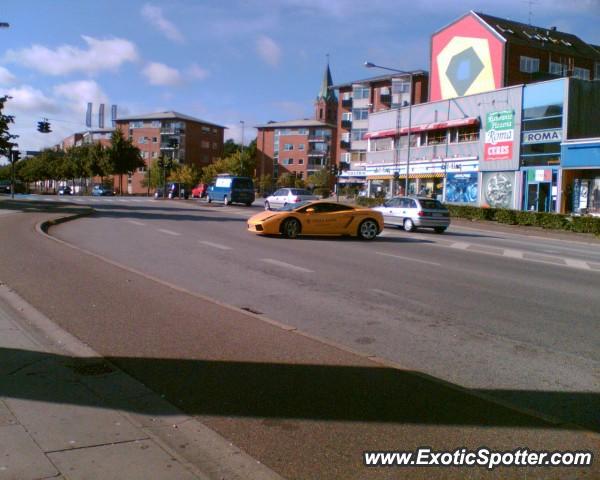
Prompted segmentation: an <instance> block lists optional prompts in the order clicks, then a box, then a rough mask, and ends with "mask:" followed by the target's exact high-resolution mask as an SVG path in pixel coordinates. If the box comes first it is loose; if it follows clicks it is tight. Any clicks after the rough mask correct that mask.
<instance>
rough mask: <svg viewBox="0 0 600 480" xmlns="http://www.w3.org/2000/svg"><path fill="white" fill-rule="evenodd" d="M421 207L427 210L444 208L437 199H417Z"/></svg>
mask: <svg viewBox="0 0 600 480" xmlns="http://www.w3.org/2000/svg"><path fill="white" fill-rule="evenodd" d="M419 203H420V204H421V207H422V208H426V209H428V210H445V208H444V206H443V205H442V204H441V203H440V202H438V201H437V200H419Z"/></svg>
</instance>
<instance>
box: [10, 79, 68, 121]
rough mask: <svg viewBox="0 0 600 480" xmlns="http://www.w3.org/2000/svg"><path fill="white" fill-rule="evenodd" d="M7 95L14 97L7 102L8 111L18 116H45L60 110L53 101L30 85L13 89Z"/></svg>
mask: <svg viewBox="0 0 600 480" xmlns="http://www.w3.org/2000/svg"><path fill="white" fill-rule="evenodd" d="M6 93H7V95H8V96H9V97H12V98H11V99H9V100H8V102H6V110H7V111H9V112H10V113H11V114H14V115H17V116H18V115H19V113H36V114H39V115H40V116H43V115H44V114H48V113H53V112H56V111H57V110H58V105H57V104H56V102H55V101H54V100H53V99H51V98H49V97H47V96H46V95H44V93H43V92H42V91H41V90H38V89H36V88H33V87H31V86H29V85H22V86H20V87H18V88H11V89H9V90H8V92H6Z"/></svg>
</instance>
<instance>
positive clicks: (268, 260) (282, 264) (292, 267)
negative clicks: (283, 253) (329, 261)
mask: <svg viewBox="0 0 600 480" xmlns="http://www.w3.org/2000/svg"><path fill="white" fill-rule="evenodd" d="M261 261H263V262H266V263H270V264H271V265H277V266H278V267H283V268H288V269H290V270H296V271H298V272H304V273H315V272H314V271H313V270H309V269H308V268H304V267H298V266H297V265H292V264H291V263H285V262H280V261H279V260H275V259H273V258H261Z"/></svg>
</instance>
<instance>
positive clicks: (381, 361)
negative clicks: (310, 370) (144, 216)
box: [36, 216, 599, 478]
mask: <svg viewBox="0 0 600 480" xmlns="http://www.w3.org/2000/svg"><path fill="white" fill-rule="evenodd" d="M75 218H79V217H78V216H74V217H65V218H63V219H60V220H61V221H59V222H58V223H63V222H65V221H69V220H72V219H75ZM57 220H58V219H57ZM47 223H48V222H41V223H39V224H38V225H36V230H37V231H38V232H39V233H40V234H42V235H44V236H46V237H47V238H49V239H51V240H53V241H55V242H57V243H60V244H62V245H64V246H67V247H69V248H72V249H74V250H77V251H79V252H82V253H84V254H86V255H90V256H93V257H95V258H97V259H99V260H102V261H103V262H106V263H108V264H110V265H113V266H115V267H118V268H119V269H121V270H124V271H126V272H129V273H133V274H135V275H140V276H142V277H143V278H146V279H147V280H151V281H153V282H156V283H159V284H161V285H163V286H165V287H168V288H171V289H173V290H176V291H178V292H181V293H185V294H187V295H190V296H192V297H196V298H199V299H201V300H204V301H207V302H210V303H212V304H214V305H218V306H220V307H223V308H226V309H228V310H231V311H234V312H236V313H240V314H242V315H245V316H247V317H250V318H253V319H256V320H260V321H261V322H264V323H267V324H269V325H272V326H274V327H277V328H279V329H281V330H284V331H286V332H289V333H291V334H295V335H299V336H302V337H304V338H308V339H311V340H313V341H316V342H319V343H321V344H323V345H327V346H328V347H332V348H336V349H338V350H341V351H343V352H346V353H350V354H352V355H356V356H358V357H361V358H363V359H366V360H368V361H370V362H372V363H373V364H375V365H376V366H379V367H385V368H392V369H395V370H402V371H410V372H411V373H412V374H414V375H415V376H417V377H419V378H422V379H424V380H427V381H429V382H433V383H436V384H438V385H441V386H443V387H446V388H449V389H452V390H454V391H457V392H459V393H462V394H464V395H468V396H472V397H475V398H479V399H481V400H484V401H486V402H489V403H492V404H494V405H497V406H500V407H503V408H508V409H510V410H513V411H516V412H519V413H521V414H524V415H528V416H531V417H534V418H537V419H539V420H542V421H544V422H547V423H550V424H552V425H555V426H557V427H558V426H560V427H562V428H567V429H570V430H578V431H580V432H581V433H584V434H587V435H589V436H592V437H595V438H598V437H599V434H598V432H595V431H592V430H589V429H586V428H584V427H582V426H580V425H577V424H573V423H569V422H565V421H564V420H562V419H560V418H558V417H555V416H553V415H547V414H544V413H541V412H538V411H536V410H533V409H530V408H526V407H522V406H519V405H515V404H513V403H511V402H509V401H505V400H501V399H498V398H496V397H494V396H491V395H489V394H486V393H482V392H479V391H475V390H472V389H469V388H467V387H463V386H461V385H457V384H455V383H451V382H448V381H446V380H443V379H440V378H437V377H433V376H431V375H428V374H426V373H422V372H419V371H415V370H409V369H407V368H406V367H404V366H403V365H400V364H399V363H397V362H394V361H392V360H387V359H385V358H381V357H378V356H377V355H374V354H372V353H366V352H362V351H358V350H355V349H353V348H351V347H349V346H347V345H344V344H341V343H338V342H336V341H334V340H329V339H327V338H323V337H319V336H317V335H313V334H311V333H309V332H304V331H303V330H299V329H298V328H297V327H294V326H292V325H287V324H285V323H282V322H279V321H277V320H273V319H270V318H268V317H266V316H265V315H264V314H260V315H259V314H255V313H252V312H249V311H247V310H244V309H242V308H238V307H235V306H233V305H228V304H226V303H224V302H221V301H219V300H216V299H214V298H211V297H208V296H206V295H203V294H200V293H196V292H192V291H190V290H187V289H185V288H183V287H180V286H178V285H174V284H172V283H170V282H167V281H165V280H161V279H159V278H156V277H154V276H152V275H149V274H146V273H143V272H140V271H138V270H136V269H133V268H130V267H126V266H124V265H121V264H118V263H117V262H115V261H113V260H110V259H108V258H106V257H104V256H102V255H99V254H96V253H93V252H90V251H88V250H85V249H83V248H81V247H78V246H76V245H73V244H70V243H68V242H65V241H64V240H61V239H58V238H56V237H53V236H52V235H50V234H49V233H48V232H47V228H46V230H43V229H42V225H45V224H47ZM49 226H51V225H49V224H48V225H47V227H49ZM205 428H206V427H205ZM225 441H226V440H225ZM245 478H250V477H245ZM260 478H262V477H260ZM265 478H266V477H265Z"/></svg>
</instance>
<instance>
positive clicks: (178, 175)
mask: <svg viewBox="0 0 600 480" xmlns="http://www.w3.org/2000/svg"><path fill="white" fill-rule="evenodd" d="M199 178H200V173H199V172H198V169H197V168H196V167H195V165H181V164H179V165H174V166H173V170H172V171H171V174H170V175H169V180H170V181H171V182H178V183H183V184H184V185H185V186H186V187H188V188H192V187H193V186H194V185H196V184H197V183H198V180H199Z"/></svg>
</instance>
